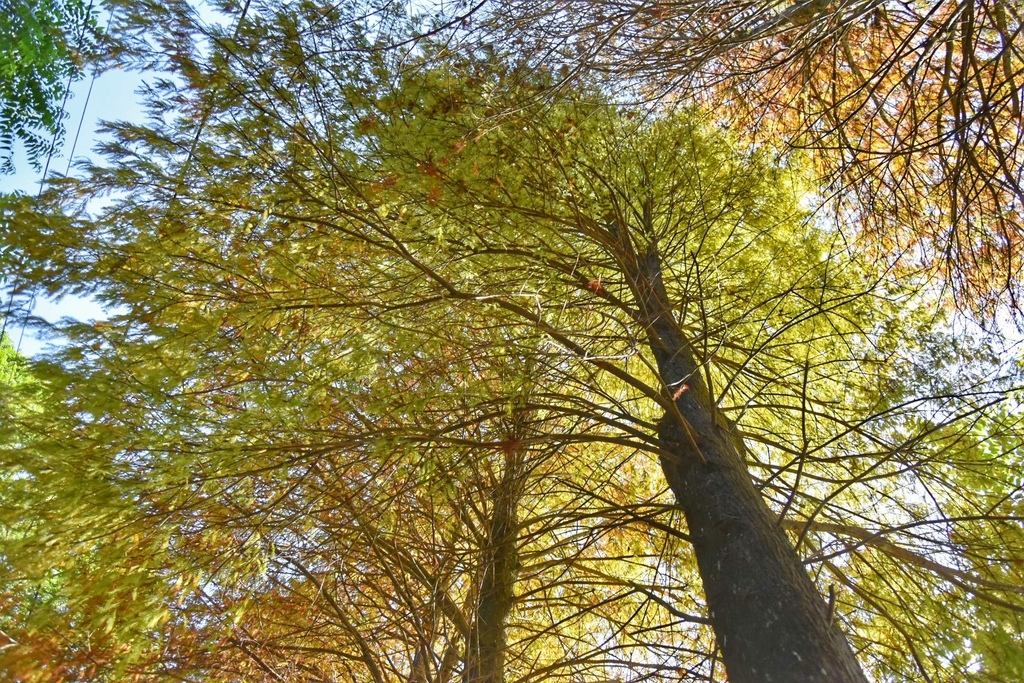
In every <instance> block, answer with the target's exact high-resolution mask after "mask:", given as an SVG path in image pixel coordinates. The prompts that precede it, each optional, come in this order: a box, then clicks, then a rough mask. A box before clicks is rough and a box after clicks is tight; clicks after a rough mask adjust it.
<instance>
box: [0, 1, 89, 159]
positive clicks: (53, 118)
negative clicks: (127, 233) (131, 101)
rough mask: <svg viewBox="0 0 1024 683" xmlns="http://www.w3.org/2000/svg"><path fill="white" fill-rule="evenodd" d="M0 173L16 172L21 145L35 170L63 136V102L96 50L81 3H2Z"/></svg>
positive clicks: (86, 10)
mask: <svg viewBox="0 0 1024 683" xmlns="http://www.w3.org/2000/svg"><path fill="white" fill-rule="evenodd" d="M0 44H2V45H4V49H3V51H0V173H12V172H13V171H14V166H13V159H12V156H13V154H14V148H15V144H16V143H17V142H19V141H20V142H21V143H22V144H23V145H24V147H25V151H26V152H27V153H28V159H29V162H30V163H31V164H32V165H33V166H35V167H36V168H37V169H38V168H39V167H40V160H41V159H43V158H45V157H46V156H47V155H48V154H50V153H52V152H53V151H54V150H55V148H56V147H57V145H58V144H59V143H60V138H61V137H62V136H63V134H64V118H65V116H66V112H65V111H64V103H65V99H66V97H67V93H68V89H69V88H70V87H71V83H72V82H73V81H74V80H76V79H78V78H80V77H81V76H82V74H83V73H84V71H85V67H86V64H87V63H88V62H89V61H90V60H91V59H92V58H93V56H94V52H95V51H96V50H97V48H98V45H99V29H98V27H97V24H96V10H95V8H94V7H93V4H92V3H91V2H89V3H88V4H86V2H85V0H4V2H2V3H0Z"/></svg>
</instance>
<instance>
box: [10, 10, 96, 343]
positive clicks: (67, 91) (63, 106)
mask: <svg viewBox="0 0 1024 683" xmlns="http://www.w3.org/2000/svg"><path fill="white" fill-rule="evenodd" d="M93 4H94V0H89V7H88V9H86V16H87V17H88V16H89V15H90V14H92V8H93ZM113 14H114V10H113V8H111V9H110V12H109V13H108V14H107V24H108V25H109V24H110V19H111V17H112V16H113ZM85 31H86V24H85V23H84V22H83V24H82V29H81V31H79V33H78V48H79V50H81V47H82V42H83V41H84V40H85ZM74 77H75V72H74V71H72V72H71V73H69V74H68V82H67V85H66V86H64V97H63V99H62V100H61V103H60V110H61V113H62V117H61V118H63V115H66V114H67V110H68V99H70V97H71V84H72V83H73V82H74ZM95 84H96V72H95V71H94V72H93V74H92V80H91V81H90V82H89V91H88V93H86V96H85V104H84V105H83V107H82V116H81V118H79V120H78V129H77V130H76V131H75V140H74V142H73V143H72V144H71V154H70V155H69V157H68V170H67V172H65V173H64V175H68V173H70V172H71V163H72V161H73V160H74V155H75V147H76V146H77V145H78V137H79V135H81V133H82V125H83V123H84V122H85V112H86V109H88V107H89V99H90V98H91V97H92V88H93V86H94V85H95ZM59 132H60V131H59V130H54V131H53V138H52V139H51V140H50V148H49V149H48V150H47V152H46V164H45V165H44V166H43V173H42V175H41V176H40V177H39V191H38V192H36V200H37V201H38V200H39V198H40V197H42V196H43V187H45V183H46V174H47V173H49V171H50V164H51V163H52V162H53V156H54V154H55V153H56V151H57V136H58V134H59ZM24 264H25V257H24V255H22V257H21V258H20V259H19V260H18V266H17V268H18V270H19V271H20V270H21V268H22V266H24ZM14 298H15V289H14V288H12V289H11V295H10V297H9V298H8V300H7V310H6V312H5V313H4V320H3V323H2V324H0V339H3V337H4V335H5V334H6V333H7V323H8V321H9V320H10V319H11V315H13V313H14ZM35 303H36V297H35V294H33V295H32V297H31V299H30V300H29V303H28V310H29V311H31V310H32V309H33V308H35ZM26 326H27V322H23V323H22V325H21V333H20V334H19V335H18V344H17V346H16V347H15V349H14V352H15V354H20V353H21V342H22V340H24V338H25V328H26Z"/></svg>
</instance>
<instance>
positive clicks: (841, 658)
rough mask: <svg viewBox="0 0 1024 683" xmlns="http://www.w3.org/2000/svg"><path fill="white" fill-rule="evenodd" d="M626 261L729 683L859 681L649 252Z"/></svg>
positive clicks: (665, 440) (676, 483) (677, 487)
mask: <svg viewBox="0 0 1024 683" xmlns="http://www.w3.org/2000/svg"><path fill="white" fill-rule="evenodd" d="M628 251H630V252H631V251H632V250H631V249H629V250H628ZM630 260H631V261H632V263H633V264H635V267H633V268H630V269H629V270H630V271H631V272H630V275H631V279H632V280H633V282H631V286H632V288H633V291H634V294H635V295H636V298H637V300H638V303H639V305H640V308H641V314H642V316H643V319H644V321H645V322H646V324H647V332H648V336H649V343H650V345H651V348H652V350H653V352H654V356H655V360H656V362H657V365H658V370H659V371H660V373H661V375H662V378H663V380H664V381H665V383H666V384H667V386H668V387H670V389H671V390H672V393H673V396H674V397H675V400H674V408H675V409H677V410H672V409H670V410H668V411H666V414H665V416H664V417H663V418H662V420H661V422H660V423H659V430H658V437H659V440H660V442H661V446H662V456H661V464H662V469H663V470H664V472H665V477H666V479H667V480H668V484H669V486H670V487H671V489H672V491H673V493H674V494H675V496H676V499H677V500H678V502H679V505H680V507H681V508H682V510H683V513H684V514H685V516H686V521H687V524H688V526H689V532H690V536H691V538H692V542H693V547H694V552H695V553H696V557H697V566H698V569H699V571H700V575H701V579H702V581H703V584H704V593H705V597H706V600H707V604H708V610H709V612H710V616H711V621H712V624H713V626H714V629H715V635H716V636H717V638H718V643H719V646H720V647H721V649H722V657H723V659H724V662H725V667H726V671H727V672H728V674H729V680H730V682H731V683H768V682H773V683H810V682H812V681H814V682H820V683H825V682H826V681H827V682H828V683H854V682H856V683H864V682H865V681H866V678H865V676H864V673H863V671H862V670H861V668H860V665H859V664H858V662H857V659H856V657H855V656H854V654H853V651H852V649H851V648H850V645H849V643H848V642H847V640H846V637H845V636H844V634H843V633H842V632H841V631H840V630H839V629H838V628H836V626H835V625H834V623H833V619H832V618H831V615H830V614H829V613H828V608H827V607H826V605H825V602H824V600H823V599H822V597H821V595H820V594H819V593H818V592H817V590H816V589H815V587H814V584H813V583H812V582H811V580H810V577H808V575H807V572H806V571H804V568H803V565H802V563H801V561H800V558H799V556H798V555H797V553H796V551H795V550H794V549H793V547H792V545H791V544H790V543H789V540H788V539H787V538H786V535H785V534H784V533H783V531H782V529H781V528H780V527H779V525H778V523H777V520H776V518H775V515H774V514H773V513H772V512H771V510H769V509H768V506H767V505H766V504H765V502H764V499H763V498H762V497H761V495H760V493H759V492H758V491H757V489H756V488H754V485H753V482H752V481H751V478H750V474H749V473H748V472H747V469H746V465H745V464H744V462H743V457H742V455H741V452H740V449H739V448H738V446H737V444H738V437H737V436H736V435H735V434H734V433H733V432H732V430H731V429H730V427H729V425H728V423H727V422H726V420H725V419H724V417H723V416H722V415H721V414H720V413H719V412H718V410H717V407H716V406H715V405H714V402H713V401H712V399H711V396H710V393H709V391H708V388H707V386H706V384H705V383H704V380H703V378H702V376H701V374H700V368H699V367H698V366H697V363H696V360H695V359H696V354H694V353H693V350H692V348H691V347H690V346H689V344H688V343H687V341H686V339H685V337H684V336H683V334H682V331H681V329H680V327H679V326H678V324H677V323H676V320H675V317H674V313H673V309H672V306H671V302H670V300H669V298H668V295H667V292H666V290H665V285H664V282H663V281H662V275H661V265H660V259H659V257H658V253H657V250H656V247H652V248H651V249H650V250H649V251H648V253H647V254H646V255H644V256H642V257H640V258H636V257H635V256H634V257H633V258H632V259H630ZM631 265H632V264H631ZM684 385H685V386H684Z"/></svg>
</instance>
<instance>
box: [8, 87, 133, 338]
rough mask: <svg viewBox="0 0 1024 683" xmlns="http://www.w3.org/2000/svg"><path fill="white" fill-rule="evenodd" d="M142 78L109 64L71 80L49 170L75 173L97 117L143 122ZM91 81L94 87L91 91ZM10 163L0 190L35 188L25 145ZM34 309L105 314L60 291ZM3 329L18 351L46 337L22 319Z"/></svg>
mask: <svg viewBox="0 0 1024 683" xmlns="http://www.w3.org/2000/svg"><path fill="white" fill-rule="evenodd" d="M142 80H143V79H142V76H141V75H140V74H137V73H130V72H126V71H122V70H120V69H111V70H110V71H107V72H105V73H103V74H101V75H99V76H98V77H96V78H95V80H94V79H93V78H92V77H91V76H86V78H84V79H83V80H81V81H79V82H77V83H75V84H73V85H72V87H71V97H69V98H68V102H67V106H66V111H67V114H68V116H67V119H66V120H65V127H66V128H67V136H66V137H65V139H64V142H63V145H62V146H61V149H60V151H59V153H58V154H56V155H54V157H53V159H52V160H51V162H50V170H49V174H48V175H50V176H52V175H55V174H56V175H63V174H65V173H67V172H68V170H69V168H70V170H71V172H72V173H74V168H73V167H70V162H72V161H77V160H80V159H83V158H87V157H92V156H93V155H94V148H95V147H96V145H97V143H98V142H100V140H101V136H100V135H99V134H98V133H97V129H98V128H99V126H100V121H103V120H120V121H124V120H127V121H139V122H141V121H142V120H143V118H144V113H143V110H142V107H141V106H140V104H139V97H138V96H137V95H136V93H135V91H136V89H137V88H138V87H139V86H140V85H141V84H142ZM90 86H91V87H92V91H91V92H90ZM80 122H81V131H80V133H79V134H78V139H77V141H76V140H75V137H76V133H78V131H79V123H80ZM14 165H15V173H14V174H13V175H0V192H15V191H19V192H24V193H26V194H33V195H35V194H37V193H38V192H39V184H40V180H41V178H42V172H41V169H40V170H36V169H34V168H33V167H32V165H31V164H30V163H28V161H27V159H26V157H25V155H24V150H22V149H20V148H17V149H16V151H15V158H14ZM3 305H4V310H6V308H7V305H8V300H7V298H6V296H5V298H4V301H3ZM32 311H33V314H34V315H36V316H39V317H41V318H43V319H45V320H47V321H49V322H56V321H57V320H58V319H60V318H62V317H70V318H75V319H77V320H81V321H89V320H96V319H102V318H103V317H104V313H103V309H102V307H101V306H100V305H99V304H98V303H96V302H95V301H92V300H89V299H83V298H80V297H71V296H68V297H64V298H63V299H61V300H60V301H52V300H46V299H40V300H36V302H35V305H34V306H33V309H32ZM7 333H8V334H9V335H10V337H11V339H12V341H13V343H14V344H15V346H16V347H17V346H19V344H20V352H21V353H22V354H24V355H26V356H35V355H38V354H39V353H40V352H42V351H44V350H45V348H46V346H47V342H46V341H44V340H41V339H39V338H38V337H37V336H36V335H35V334H34V333H33V330H31V329H25V328H23V327H22V326H21V325H20V324H15V323H11V324H9V325H8V327H7Z"/></svg>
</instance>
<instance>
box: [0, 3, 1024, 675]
mask: <svg viewBox="0 0 1024 683" xmlns="http://www.w3.org/2000/svg"><path fill="white" fill-rule="evenodd" d="M154 11H155V10H154ZM161 11H163V12H164V14H162V15H160V16H159V17H156V18H155V19H154V20H155V21H158V26H157V27H154V28H152V30H153V31H154V32H156V33H155V34H153V35H155V38H154V39H153V40H152V42H151V46H152V47H153V49H156V50H158V51H159V53H158V54H156V55H150V56H151V57H155V58H159V59H161V60H163V63H164V64H165V65H166V67H167V68H168V69H172V76H171V77H168V78H166V79H161V80H160V81H155V82H154V83H153V84H152V87H151V90H150V91H149V93H148V95H147V96H148V100H149V104H150V107H151V111H152V118H151V120H150V121H149V122H148V123H147V124H146V125H129V124H113V125H112V127H111V128H112V132H113V133H114V134H115V138H114V140H113V141H112V142H111V143H110V144H109V145H107V147H106V148H105V152H106V161H105V162H104V163H103V164H97V165H95V166H93V167H92V168H90V169H87V173H86V174H85V177H83V178H81V179H73V178H69V179H64V180H62V181H60V182H59V183H57V184H55V185H54V186H53V187H52V188H51V190H50V191H49V192H48V194H47V195H45V196H44V198H43V201H42V202H41V203H37V202H35V201H33V200H31V199H29V198H26V197H10V198H6V199H4V200H3V204H2V206H0V211H2V213H0V221H2V222H0V227H2V229H3V239H4V240H5V242H6V243H8V244H9V245H11V247H12V249H10V250H9V251H8V252H7V253H8V254H10V255H9V256H5V257H4V260H2V261H0V267H2V268H3V269H4V270H3V274H4V275H5V276H7V277H8V278H10V279H11V280H13V281H15V282H16V284H17V285H19V286H22V287H24V288H35V289H37V290H39V291H42V292H49V293H56V294H61V293H75V294H89V295H92V296H95V297H96V298H98V299H99V300H100V301H102V302H104V303H105V304H107V305H109V306H110V317H109V319H107V320H105V321H101V322H96V323H89V324H87V323H74V322H70V321H69V322H66V323H65V324H64V325H62V326H61V329H60V334H61V335H63V337H64V338H65V339H66V343H65V345H64V346H63V347H62V348H60V349H59V350H57V351H55V352H54V353H53V355H52V356H50V357H49V358H46V359H42V360H41V361H39V362H37V363H34V364H33V365H32V369H31V377H32V381H30V382H28V381H22V382H19V383H17V386H13V385H12V386H10V387H9V390H7V391H5V393H4V402H3V404H2V408H3V410H4V414H3V419H2V420H0V445H2V451H0V462H2V463H3V472H4V475H3V477H4V478H3V479H2V480H0V481H2V484H3V487H4V490H3V497H2V500H3V506H2V509H0V514H2V515H3V517H2V519H3V523H4V528H5V536H4V537H3V546H2V549H0V572H2V574H3V576H4V579H5V582H6V585H8V586H11V588H8V589H5V592H4V593H3V595H2V600H3V604H4V605H5V609H4V611H3V613H4V617H3V620H2V621H0V628H2V630H3V633H5V634H6V636H7V638H8V639H9V640H10V643H7V644H6V646H5V647H3V649H2V650H0V662H2V664H3V665H4V666H5V667H6V668H7V670H8V671H11V672H13V674H12V677H13V678H14V679H15V680H18V681H33V680H42V681H60V680H118V681H121V680H138V681H157V680H172V679H173V680H187V681H193V680H194V681H250V680H268V681H352V682H359V683H363V682H364V681H373V682H374V683H384V682H385V681H416V682H422V683H426V682H428V681H430V682H434V681H437V682H439V683H440V682H443V681H456V680H462V681H464V682H465V683H484V682H487V683H492V682H496V681H523V682H526V681H531V680H562V681H567V682H568V681H573V682H577V681H578V682H580V683H597V682H598V681H613V680H614V681H641V680H651V681H660V680H665V681H668V680H680V679H687V680H690V679H692V680H709V681H714V680H731V681H768V680H782V679H783V678H782V677H785V680H793V681H803V680H808V681H810V680H837V681H838V680H850V681H853V680H865V676H870V677H871V678H872V679H874V680H894V681H895V680H901V681H902V680H927V681H944V680H957V681H959V680H963V676H964V674H965V673H970V674H972V675H974V676H976V677H977V678H978V680H994V681H1012V680H1016V678H1018V677H1019V674H1020V673H1021V670H1022V667H1024V662H1022V660H1021V655H1020V652H1021V651H1022V650H1024V648H1021V644H1022V643H1021V638H1020V634H1021V632H1022V631H1024V629H1022V623H1021V619H1022V612H1024V589H1022V588H1021V585H1022V584H1024V581H1022V577H1021V573H1020V572H1021V566H1022V565H1021V558H1022V555H1024V538H1022V533H1021V518H1022V515H1024V511H1022V505H1024V497H1022V490H1021V486H1022V482H1021V479H1020V474H1019V472H1020V468H1021V465H1022V463H1021V456H1020V442H1021V427H1020V424H1019V416H1018V408H1017V399H1018V385H1019V370H1018V368H1017V367H1016V364H1015V363H1014V362H1012V361H1010V362H1007V361H1006V360H1005V359H1003V358H1000V357H999V356H998V355H997V354H996V352H995V351H994V350H993V349H992V348H990V345H989V344H988V343H987V342H986V340H985V339H984V338H979V337H976V336H972V335H969V334H962V333H957V332H956V331H955V330H954V329H953V322H952V319H951V317H950V315H949V314H948V313H944V312H943V309H942V308H941V307H939V306H937V305H936V299H935V294H934V292H933V291H932V290H931V289H930V288H929V287H927V286H924V285H926V284H927V283H926V281H925V280H923V279H921V280H915V279H913V278H909V277H906V276H904V277H901V278H896V277H893V273H892V271H891V270H890V269H889V268H888V267H887V266H886V262H885V261H884V260H876V259H873V258H871V257H870V255H866V254H864V253H863V252H860V251H858V250H857V249H855V248H852V247H851V246H850V245H849V244H848V242H847V241H846V240H845V239H844V234H843V233H842V231H839V230H836V229H835V228H834V226H832V225H830V224H828V223H826V222H823V221H821V220H819V219H818V217H817V216H816V215H815V214H813V213H812V212H810V211H809V210H808V208H807V206H808V203H809V201H810V200H811V199H813V196H814V195H815V193H817V192H818V188H817V187H816V185H815V184H814V182H815V175H814V174H813V173H812V172H810V171H809V170H808V169H807V168H806V165H805V163H804V160H802V159H801V158H800V157H799V156H793V157H780V156H779V155H778V154H777V153H776V152H777V150H773V149H768V148H765V147H763V146H761V147H758V146H751V145H749V144H746V142H747V141H746V139H745V137H744V136H742V135H738V134H735V133H732V132H731V131H730V130H727V129H724V128H723V127H722V126H720V125H719V123H720V121H719V120H717V119H715V118H714V117H712V116H711V115H710V114H709V113H708V112H707V110H706V109H704V108H702V107H701V106H700V105H699V104H694V105H693V106H689V107H685V108H684V107H675V108H666V109H660V108H657V107H641V106H637V105H635V104H628V103H624V102H622V101H621V100H619V99H617V98H615V97H613V96H612V95H610V94H609V93H608V92H607V89H606V88H605V84H604V83H603V82H602V81H600V80H596V81H593V82H590V83H587V82H579V83H577V84H576V85H575V87H574V88H571V89H567V88H563V87H558V86H559V81H560V78H561V76H560V75H559V74H557V73H556V72H552V71H550V70H549V71H545V70H543V69H535V68H532V65H530V64H526V63H521V62H516V61H508V60H506V59H504V58H503V57H502V56H501V55H500V54H495V53H492V52H488V51H487V50H459V49H456V47H455V46H454V45H453V44H452V43H450V42H449V41H447V40H445V38H446V36H445V35H442V34H440V33H439V34H436V35H435V36H433V37H432V38H428V37H423V36H422V33H423V31H422V26H421V25H419V24H417V23H416V21H415V19H413V20H410V19H409V18H408V16H407V15H406V14H405V10H404V9H403V8H398V7H395V6H394V5H392V4H389V3H387V4H382V6H381V7H378V8H374V7H368V6H359V7H355V6H348V5H341V6H317V5H314V4H312V3H297V4H293V5H288V6H284V7H278V6H276V5H262V4H260V3H253V4H252V6H249V5H247V6H246V20H245V21H244V22H238V23H237V25H236V26H233V27H231V28H221V27H215V26H214V27H211V26H208V25H205V24H204V23H202V22H201V21H200V20H199V18H198V17H197V16H196V15H195V14H193V13H191V12H190V11H188V10H187V8H186V7H184V6H177V5H174V4H170V5H167V6H166V7H165V8H164V9H163V10H161ZM159 27H162V29H161V28H159ZM413 29H415V31H414V30H413ZM161 30H162V31H163V33H160V31H161ZM417 32H418V34H419V35H420V39H419V40H418V41H407V40H406V38H407V37H408V36H409V35H411V34H414V33H417ZM384 48H387V49H384ZM15 253H16V254H17V256H15ZM780 595H784V596H786V599H785V600H784V601H782V602H781V603H780V600H782V599H781V598H780V597H779V596H780ZM780 644H784V645H785V646H786V647H785V648H783V647H780ZM0 645H3V644H2V643H0ZM791 655H792V656H791ZM819 666H827V667H831V668H830V669H829V670H828V672H827V673H825V674H821V673H819V672H820V669H815V667H819Z"/></svg>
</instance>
